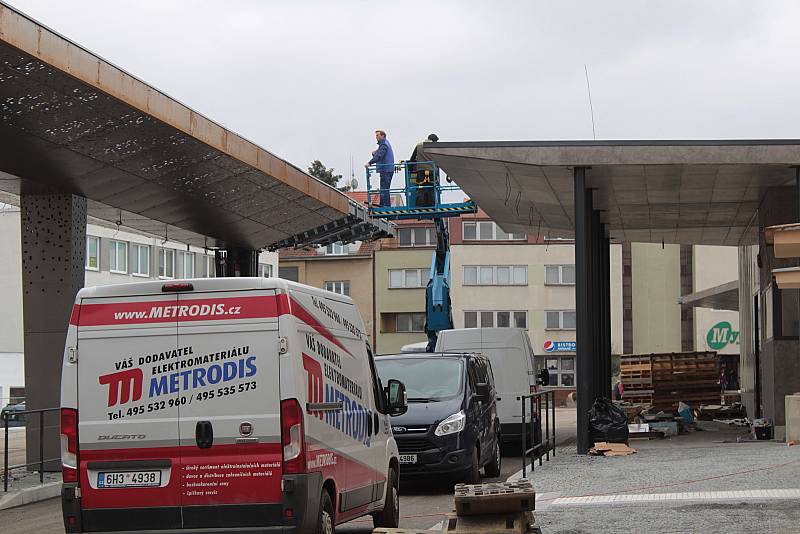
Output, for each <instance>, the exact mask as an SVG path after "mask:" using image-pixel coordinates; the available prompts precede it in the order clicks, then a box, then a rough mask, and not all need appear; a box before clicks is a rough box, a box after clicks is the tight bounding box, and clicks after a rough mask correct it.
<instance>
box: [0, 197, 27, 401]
mask: <svg viewBox="0 0 800 534" xmlns="http://www.w3.org/2000/svg"><path fill="white" fill-rule="evenodd" d="M20 240H21V237H20V227H19V209H18V208H7V209H0V250H1V251H2V253H3V261H0V303H2V305H0V354H2V353H21V352H22V261H21V253H20V246H21V245H20ZM2 384H3V382H2V378H0V385H2Z"/></svg>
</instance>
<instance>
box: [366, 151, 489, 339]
mask: <svg viewBox="0 0 800 534" xmlns="http://www.w3.org/2000/svg"><path fill="white" fill-rule="evenodd" d="M376 167H377V166H376V165H372V166H370V167H367V171H366V173H367V205H368V212H369V215H370V216H372V217H374V218H379V219H388V220H401V219H416V220H420V221H424V220H433V221H434V223H435V227H436V250H435V251H434V252H433V259H432V260H431V271H430V280H428V285H427V286H426V288H425V334H426V335H427V336H428V346H427V351H428V352H433V350H434V348H435V347H436V339H437V337H438V333H439V332H440V331H441V330H448V329H451V328H453V313H452V310H451V307H450V233H449V231H448V228H447V224H445V220H444V219H446V218H448V217H458V216H459V215H462V214H465V213H475V212H476V211H478V207H477V205H476V204H475V202H473V201H472V200H467V201H464V202H454V203H446V202H442V192H443V191H456V190H458V186H457V185H455V184H453V185H442V184H441V183H440V179H439V178H440V177H439V168H438V167H437V166H436V164H435V163H434V162H432V161H416V162H414V161H402V162H400V163H397V164H396V165H395V172H398V173H402V174H403V179H404V187H403V188H400V189H390V190H389V194H390V196H391V195H396V194H398V193H399V194H401V195H403V198H404V201H405V205H403V206H383V207H381V206H377V205H373V201H377V200H378V198H379V193H380V190H375V189H372V187H371V183H370V176H371V175H372V173H374V172H377V169H376ZM448 182H449V180H448Z"/></svg>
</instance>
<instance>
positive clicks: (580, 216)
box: [574, 167, 594, 454]
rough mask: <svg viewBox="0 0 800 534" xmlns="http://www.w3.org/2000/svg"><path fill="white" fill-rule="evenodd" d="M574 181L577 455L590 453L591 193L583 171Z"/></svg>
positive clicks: (578, 172) (577, 173) (577, 169)
mask: <svg viewBox="0 0 800 534" xmlns="http://www.w3.org/2000/svg"><path fill="white" fill-rule="evenodd" d="M574 178H575V316H576V317H575V319H576V332H575V334H576V336H575V338H576V345H577V347H576V352H575V355H576V366H577V368H576V370H575V371H576V375H577V376H576V384H575V386H576V390H577V393H578V403H577V404H578V407H577V411H578V413H577V439H578V443H577V445H578V454H586V453H587V452H589V448H590V447H591V443H590V441H589V408H591V406H592V402H593V401H594V395H593V390H594V386H593V383H592V381H593V379H594V378H593V377H594V365H593V364H594V362H593V360H592V329H591V322H592V318H591V315H590V314H591V311H590V306H591V297H590V288H591V278H590V269H589V261H590V260H589V259H590V250H591V247H590V245H591V236H590V230H591V216H592V206H591V191H588V190H587V189H586V169H585V168H584V167H576V168H575V170H574Z"/></svg>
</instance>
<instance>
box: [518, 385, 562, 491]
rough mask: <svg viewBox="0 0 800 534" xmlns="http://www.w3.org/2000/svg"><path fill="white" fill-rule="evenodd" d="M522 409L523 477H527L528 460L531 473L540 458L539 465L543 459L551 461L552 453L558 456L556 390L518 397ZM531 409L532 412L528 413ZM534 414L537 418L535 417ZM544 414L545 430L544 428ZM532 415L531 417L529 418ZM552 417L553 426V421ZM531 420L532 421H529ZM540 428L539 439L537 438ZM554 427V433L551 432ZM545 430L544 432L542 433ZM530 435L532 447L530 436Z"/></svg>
mask: <svg viewBox="0 0 800 534" xmlns="http://www.w3.org/2000/svg"><path fill="white" fill-rule="evenodd" d="M517 400H518V401H520V406H521V407H522V476H523V478H524V477H526V476H527V474H528V473H527V459H528V457H529V456H530V458H531V473H533V469H534V466H535V464H536V456H537V454H538V456H539V465H542V457H546V459H547V461H548V462H549V461H550V453H551V452H552V453H553V456H555V455H556V392H555V391H554V390H552V389H551V390H546V391H538V392H536V393H531V394H530V395H522V396H520V397H517ZM528 407H530V412H528ZM534 414H535V415H536V417H534ZM542 414H544V428H542V426H541V425H542ZM528 415H530V417H528ZM551 417H552V424H551V421H550V419H551ZM529 419H530V420H529ZM537 425H538V427H539V432H538V434H539V435H538V438H537V436H536V434H537V432H536V430H537V428H536V427H537ZM551 427H552V432H551ZM542 430H544V432H542ZM529 435H530V438H531V440H530V445H531V446H530V447H528V436H529Z"/></svg>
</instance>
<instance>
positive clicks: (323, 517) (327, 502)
mask: <svg viewBox="0 0 800 534" xmlns="http://www.w3.org/2000/svg"><path fill="white" fill-rule="evenodd" d="M334 517H335V516H334V513H333V502H332V501H331V495H330V493H328V492H327V491H325V490H322V498H321V499H320V502H319V521H318V523H317V530H316V534H334V532H335V531H336V527H335V526H334V524H333V520H334Z"/></svg>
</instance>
